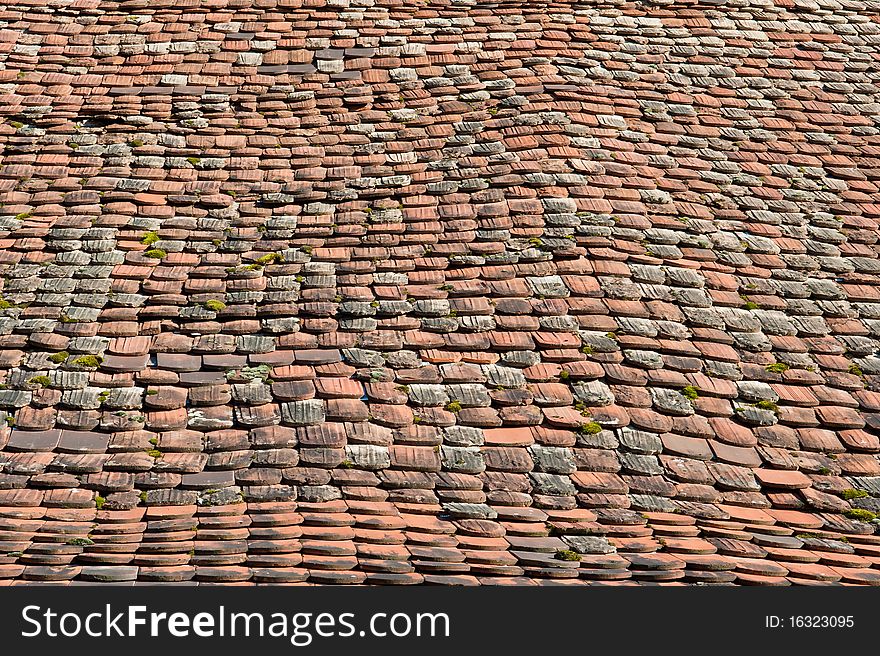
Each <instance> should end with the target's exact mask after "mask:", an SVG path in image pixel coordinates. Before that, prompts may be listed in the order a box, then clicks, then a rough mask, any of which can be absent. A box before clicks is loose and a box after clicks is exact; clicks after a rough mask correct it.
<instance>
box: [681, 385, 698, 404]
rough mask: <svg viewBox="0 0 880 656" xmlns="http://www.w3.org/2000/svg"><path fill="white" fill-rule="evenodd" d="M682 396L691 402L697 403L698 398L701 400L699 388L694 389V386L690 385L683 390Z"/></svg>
mask: <svg viewBox="0 0 880 656" xmlns="http://www.w3.org/2000/svg"><path fill="white" fill-rule="evenodd" d="M681 394H682V396H684V397H685V398H687V399H688V400H689V401H696V400H697V399H698V398H700V389H699V388H698V387H694V386H693V385H688V386H687V387H685V388H684V389H683V390H681Z"/></svg>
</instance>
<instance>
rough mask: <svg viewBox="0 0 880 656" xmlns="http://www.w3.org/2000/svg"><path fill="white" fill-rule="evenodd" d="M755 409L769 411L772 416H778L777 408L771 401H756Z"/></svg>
mask: <svg viewBox="0 0 880 656" xmlns="http://www.w3.org/2000/svg"><path fill="white" fill-rule="evenodd" d="M755 407H756V408H760V409H761V410H769V411H770V412H772V413H774V414H779V406H778V405H776V404H775V403H773V401H767V400H766V399H765V400H763V401H758V402H757V403H756V404H755Z"/></svg>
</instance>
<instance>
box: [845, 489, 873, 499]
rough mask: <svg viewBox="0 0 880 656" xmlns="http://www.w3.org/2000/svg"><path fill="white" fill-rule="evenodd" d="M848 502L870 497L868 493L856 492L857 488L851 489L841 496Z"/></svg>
mask: <svg viewBox="0 0 880 656" xmlns="http://www.w3.org/2000/svg"><path fill="white" fill-rule="evenodd" d="M840 496H842V497H843V498H844V499H846V500H847V501H852V500H853V499H864V498H865V497H866V496H868V493H867V492H865V491H864V490H856V489H855V488H850V489H848V490H844V491H843V492H842V493H841V495H840Z"/></svg>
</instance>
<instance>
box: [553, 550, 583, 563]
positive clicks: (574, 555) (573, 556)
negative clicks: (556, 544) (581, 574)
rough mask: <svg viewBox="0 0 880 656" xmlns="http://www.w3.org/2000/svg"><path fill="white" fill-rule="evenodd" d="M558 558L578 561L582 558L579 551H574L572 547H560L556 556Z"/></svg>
mask: <svg viewBox="0 0 880 656" xmlns="http://www.w3.org/2000/svg"><path fill="white" fill-rule="evenodd" d="M554 558H556V560H566V561H572V562H573V561H576V560H580V559H581V556H580V554H579V553H578V552H577V551H572V550H571V549H560V550H559V551H557V552H556V555H555V556H554Z"/></svg>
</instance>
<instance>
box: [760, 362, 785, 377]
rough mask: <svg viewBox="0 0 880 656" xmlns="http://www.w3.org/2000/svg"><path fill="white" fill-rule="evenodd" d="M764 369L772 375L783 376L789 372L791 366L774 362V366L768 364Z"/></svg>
mask: <svg viewBox="0 0 880 656" xmlns="http://www.w3.org/2000/svg"><path fill="white" fill-rule="evenodd" d="M764 369H765V370H766V371H768V372H769V373H771V374H781V373H783V372H785V371H788V369H789V366H788V365H787V364H785V363H784V362H774V363H773V364H768V365H767V366H766V367H764Z"/></svg>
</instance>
